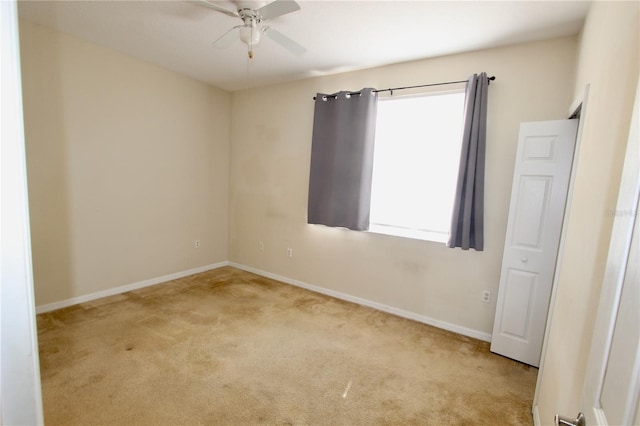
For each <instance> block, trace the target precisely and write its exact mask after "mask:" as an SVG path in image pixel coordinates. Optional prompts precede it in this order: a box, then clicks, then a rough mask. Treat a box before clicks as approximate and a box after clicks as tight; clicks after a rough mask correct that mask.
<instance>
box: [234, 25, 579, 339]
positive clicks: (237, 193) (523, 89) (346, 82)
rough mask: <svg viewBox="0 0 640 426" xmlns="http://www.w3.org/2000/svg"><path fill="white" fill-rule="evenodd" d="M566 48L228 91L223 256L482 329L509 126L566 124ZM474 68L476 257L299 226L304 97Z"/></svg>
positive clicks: (505, 187) (501, 232)
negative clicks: (485, 86) (480, 96)
mask: <svg viewBox="0 0 640 426" xmlns="http://www.w3.org/2000/svg"><path fill="white" fill-rule="evenodd" d="M576 47H577V39H576V38H575V37H571V38H562V39H556V40H551V41H545V42H538V43H531V44H525V45H518V46H512V47H505V48H498V49H491V50H484V51H478V52H473V53H467V54H460V55H454V56H448V57H441V58H436V59H429V60H423V61H418V62H412V63H406V64H399V65H393V66H387V67H382V68H375V69H370V70H364V71H358V72H353V73H345V74H340V75H334V76H327V77H319V78H313V79H307V80H303V81H297V82H293V83H288V84H282V85H275V86H269V87H265V88H260V89H255V90H250V91H242V92H236V93H234V94H233V106H232V127H231V141H232V142H231V179H230V182H231V202H230V254H229V256H230V260H231V261H234V262H238V263H240V264H244V265H247V266H250V267H253V268H258V269H261V270H264V271H267V272H270V273H273V274H277V275H281V276H284V277H288V278H290V279H295V280H299V281H302V282H304V283H307V284H311V285H315V286H319V287H322V288H324V289H326V290H333V291H338V292H342V293H346V294H348V295H350V296H355V297H360V298H364V299H367V300H369V301H373V302H377V303H381V304H384V305H387V306H391V307H394V308H398V309H402V310H405V311H409V312H411V313H414V314H417V315H422V316H426V317H429V318H432V319H435V320H437V321H444V322H447V323H450V324H453V325H455V326H457V327H464V328H468V329H471V330H475V331H478V332H480V333H491V329H492V324H493V316H494V311H495V295H496V294H497V289H498V281H499V275H500V265H501V260H502V248H503V244H504V236H505V232H506V220H507V213H508V212H507V211H508V203H509V197H510V191H511V179H512V174H513V167H514V157H515V150H516V144H517V137H518V128H519V123H520V122H523V121H537V120H550V119H561V118H564V117H566V112H567V108H568V105H569V103H570V101H571V96H572V92H573V85H574V81H573V75H574V66H575V62H574V60H575V52H576ZM480 71H487V72H488V73H489V74H495V75H496V77H497V80H496V81H495V82H494V83H492V84H491V86H490V88H489V115H488V135H487V139H488V142H487V167H486V170H487V172H486V188H487V190H486V213H485V218H486V237H485V251H484V252H476V251H461V250H459V249H456V250H452V249H448V248H446V247H445V246H444V245H443V244H439V243H432V242H424V241H416V240H410V239H404V238H397V237H390V236H383V235H376V234H370V233H361V232H353V231H345V230H340V229H331V228H327V227H321V226H311V225H307V224H306V208H307V185H308V175H309V162H310V150H311V131H312V122H313V101H312V97H313V96H314V95H315V93H316V92H324V93H330V92H335V91H338V90H357V89H360V88H362V87H376V88H386V87H394V86H405V85H414V84H424V83H432V82H439V81H448V80H459V79H466V78H467V77H468V76H469V75H470V74H472V73H474V72H480ZM260 242H263V243H264V251H261V250H260V249H259V243H260ZM287 247H291V248H292V249H293V251H294V256H293V257H292V258H288V257H287V256H286V249H287ZM484 289H488V290H491V291H492V292H493V295H494V298H493V302H492V303H491V304H485V303H482V302H481V293H482V290H484Z"/></svg>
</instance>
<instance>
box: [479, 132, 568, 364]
mask: <svg viewBox="0 0 640 426" xmlns="http://www.w3.org/2000/svg"><path fill="white" fill-rule="evenodd" d="M577 125H578V122H577V120H559V121H545V122H535V123H522V124H521V125H520V136H519V139H518V151H517V154H516V167H515V171H514V176H513V185H512V192H511V203H510V207H509V220H508V224H507V235H506V238H505V248H504V254H503V258H502V269H501V274H500V288H499V290H498V298H497V306H496V317H495V321H494V328H493V336H492V341H491V350H492V351H493V352H496V353H499V354H501V355H504V356H507V357H509V358H513V359H516V360H518V361H522V362H524V363H527V364H531V365H533V366H536V367H537V366H538V364H539V362H540V352H541V349H542V340H543V337H544V327H545V321H546V317H547V309H548V305H549V297H550V294H551V284H552V282H553V272H554V267H555V263H556V256H557V253H558V244H559V241H560V231H561V229H562V219H563V215H564V207H565V203H566V196H567V188H568V185H569V176H570V173H571V164H572V160H573V149H574V146H575V140H576V132H577V127H578V126H577Z"/></svg>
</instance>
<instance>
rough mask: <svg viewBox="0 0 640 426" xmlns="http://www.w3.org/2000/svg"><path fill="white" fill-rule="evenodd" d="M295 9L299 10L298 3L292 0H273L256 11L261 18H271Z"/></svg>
mask: <svg viewBox="0 0 640 426" xmlns="http://www.w3.org/2000/svg"><path fill="white" fill-rule="evenodd" d="M296 10H300V5H298V3H296V2H295V1H293V0H275V1H273V2H271V3H269V4H268V5H266V6H263V7H261V8H260V9H258V10H256V12H258V15H260V17H261V18H262V19H273V18H277V17H278V16H282V15H286V14H287V13H291V12H295V11H296Z"/></svg>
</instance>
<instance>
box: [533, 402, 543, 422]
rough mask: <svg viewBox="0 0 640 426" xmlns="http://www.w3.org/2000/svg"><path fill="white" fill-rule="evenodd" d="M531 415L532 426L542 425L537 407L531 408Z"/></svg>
mask: <svg viewBox="0 0 640 426" xmlns="http://www.w3.org/2000/svg"><path fill="white" fill-rule="evenodd" d="M531 414H533V426H540V425H541V424H542V423H540V412H539V411H538V406H537V405H536V406H535V407H533V410H531Z"/></svg>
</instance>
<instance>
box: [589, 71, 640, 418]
mask: <svg viewBox="0 0 640 426" xmlns="http://www.w3.org/2000/svg"><path fill="white" fill-rule="evenodd" d="M639 110H640V77H639V78H638V83H637V85H636V96H635V101H634V108H633V113H632V118H631V124H630V126H629V136H628V138H627V148H626V151H625V161H624V166H623V169H622V178H621V181H620V191H619V193H618V200H617V202H616V211H615V212H613V213H614V214H615V219H614V222H613V230H612V232H611V241H610V245H609V251H608V253H609V254H608V256H607V263H606V269H605V274H604V278H603V282H602V290H601V293H600V303H599V306H598V311H597V316H596V322H595V325H594V330H593V339H592V341H591V348H590V351H589V358H588V362H587V370H586V376H585V382H584V385H583V389H582V399H581V403H580V405H581V410H582V411H583V412H584V414H585V417H586V420H587V424H594V421H595V422H596V424H606V418H605V416H604V413H603V412H602V410H601V409H600V408H599V407H598V406H599V404H598V401H600V396H601V390H602V384H603V380H604V376H605V371H606V366H607V362H608V358H609V354H610V349H611V342H612V339H613V333H614V329H615V323H616V318H617V313H618V306H619V301H620V297H621V296H620V294H621V292H622V287H623V283H624V280H625V272H626V270H627V264H628V262H632V261H633V259H630V258H629V250H630V247H631V240H632V237H633V235H634V228H635V226H637V224H636V222H637V221H638V220H639V219H638V217H637V214H638V210H637V209H638V198H639V195H640V171H639V166H640V143H639V142H638V141H640V129H639V127H640V123H639V120H640V118H639V117H638V114H640V111H639ZM634 213H635V215H636V216H635V217H634ZM635 232H637V230H636V231H635ZM637 237H638V236H636V238H637ZM637 367H638V365H637V360H636V368H637ZM638 385H639V384H638V379H637V378H636V382H635V389H634V392H635V393H636V397H637V394H638V393H640V389H638ZM631 415H632V416H633V415H634V413H631ZM630 420H632V419H630Z"/></svg>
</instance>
